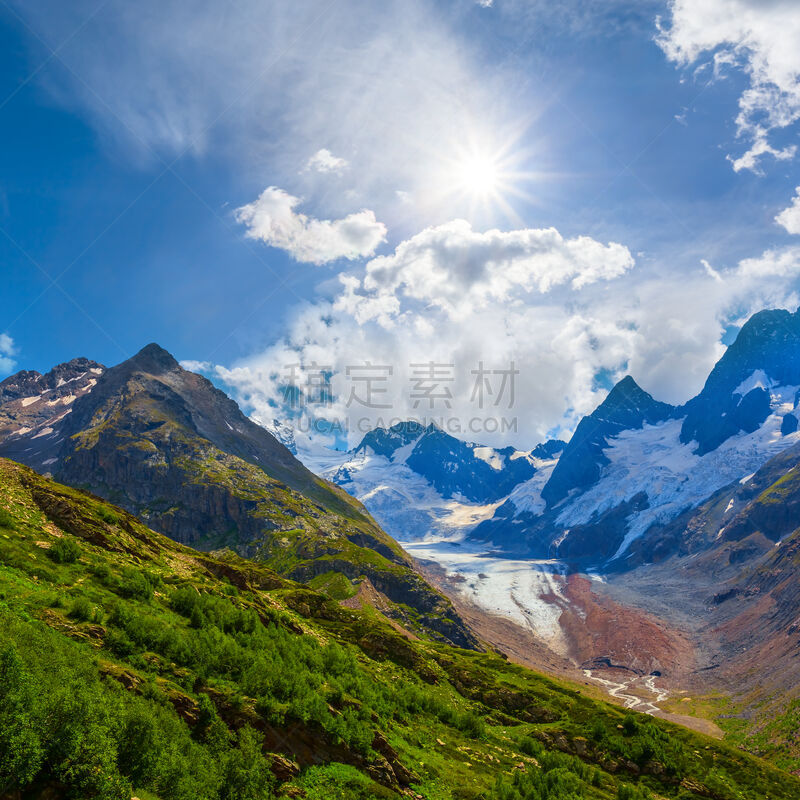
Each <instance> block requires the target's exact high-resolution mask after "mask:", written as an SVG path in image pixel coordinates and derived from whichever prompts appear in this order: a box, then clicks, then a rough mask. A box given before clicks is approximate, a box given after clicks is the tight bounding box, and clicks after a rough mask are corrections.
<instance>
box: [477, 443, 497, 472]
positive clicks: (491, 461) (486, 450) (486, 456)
mask: <svg viewBox="0 0 800 800" xmlns="http://www.w3.org/2000/svg"><path fill="white" fill-rule="evenodd" d="M472 452H473V453H474V455H475V458H479V459H480V460H481V461H484V462H486V463H487V464H488V465H489V466H490V467H491V468H492V469H494V470H497V472H499V471H500V470H501V469H503V459H502V458H501V457H500V455H499V453H498V452H497V451H496V450H495V449H494V448H493V447H474V448H473V449H472Z"/></svg>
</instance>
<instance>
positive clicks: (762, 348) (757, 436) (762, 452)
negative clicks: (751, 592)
mask: <svg viewBox="0 0 800 800" xmlns="http://www.w3.org/2000/svg"><path fill="white" fill-rule="evenodd" d="M799 399H800V312H796V313H794V314H792V313H790V312H788V311H782V310H775V311H763V312H760V313H758V314H755V315H754V316H753V317H752V318H751V319H750V320H749V321H748V322H747V323H746V324H745V325H744V326H743V327H742V329H741V331H740V332H739V335H738V336H737V338H736V340H735V342H734V343H733V344H732V345H731V346H730V347H729V348H728V350H727V351H726V352H725V354H724V355H723V357H722V358H721V359H720V361H719V362H718V363H717V365H716V366H715V367H714V369H713V371H712V372H711V374H710V375H709V377H708V380H707V381H706V384H705V386H704V387H703V390H702V391H701V392H700V394H698V395H697V396H696V397H694V398H693V399H692V400H690V401H689V402H688V403H686V404H685V405H683V406H680V407H672V406H669V405H667V404H665V403H659V402H657V401H656V400H654V399H653V398H652V397H651V396H650V395H649V394H647V393H646V392H645V391H643V390H642V389H641V388H640V387H639V386H637V384H636V383H635V381H634V380H633V379H632V378H631V377H626V378H624V379H623V380H622V381H620V382H619V383H618V384H617V385H616V386H615V387H614V389H613V390H612V391H611V392H610V393H609V395H608V397H607V398H606V399H605V401H604V402H603V403H602V404H601V405H600V406H599V407H598V408H597V409H596V410H595V411H594V412H593V413H592V414H590V415H589V416H587V417H584V419H583V420H581V422H580V424H579V425H578V427H577V429H576V430H575V433H574V435H573V437H572V439H571V440H570V442H569V444H568V445H567V447H566V449H565V450H564V453H563V454H562V456H561V458H560V460H559V462H558V464H557V465H556V467H555V468H554V470H553V472H552V475H551V476H550V478H549V480H548V481H547V483H546V484H545V485H544V486H542V487H541V488H540V489H539V490H538V491H536V490H535V489H533V487H525V486H523V487H519V488H518V489H517V491H516V493H515V494H514V495H512V496H510V497H509V499H508V501H506V502H505V503H504V504H502V505H501V506H499V507H498V509H497V511H496V512H495V514H494V515H493V517H492V518H491V519H490V520H486V521H485V522H484V523H482V524H481V525H480V526H478V528H477V529H476V530H475V531H474V532H473V535H474V536H476V537H478V538H480V539H484V540H488V541H492V542H494V543H496V544H499V545H502V546H504V547H506V548H509V549H513V550H514V551H516V552H519V551H520V549H522V550H524V551H525V552H529V553H531V554H532V555H537V556H539V557H548V556H549V557H560V558H565V559H568V560H570V561H573V562H577V563H580V564H583V565H584V566H587V565H591V566H593V567H595V568H606V569H607V568H610V567H611V566H612V565H613V567H614V568H617V569H618V568H620V567H621V566H624V561H625V559H626V557H627V556H628V548H629V547H630V544H631V543H632V542H633V541H635V540H636V539H637V538H638V537H640V536H642V535H643V534H644V533H645V532H646V531H648V529H652V528H653V527H654V526H655V527H657V526H659V525H664V524H666V523H669V522H670V521H671V520H673V519H675V518H676V517H677V516H678V515H680V514H681V513H682V512H684V511H686V510H687V509H690V508H693V507H695V506H697V505H699V504H700V503H701V502H703V501H704V500H705V499H706V498H708V497H709V496H710V495H712V494H713V493H714V492H716V491H718V490H719V489H721V488H722V487H724V486H727V485H729V484H734V483H736V482H738V481H747V480H748V479H749V478H750V477H752V474H753V473H754V472H756V470H758V469H759V468H760V467H761V466H762V465H763V464H764V463H765V462H766V461H767V460H769V459H770V458H772V457H773V456H775V455H776V454H778V453H780V452H781V451H783V450H784V449H786V448H787V447H789V446H791V445H793V444H796V443H797V442H798V441H800V433H798V414H800V409H798V400H799ZM526 489H528V490H527V491H526Z"/></svg>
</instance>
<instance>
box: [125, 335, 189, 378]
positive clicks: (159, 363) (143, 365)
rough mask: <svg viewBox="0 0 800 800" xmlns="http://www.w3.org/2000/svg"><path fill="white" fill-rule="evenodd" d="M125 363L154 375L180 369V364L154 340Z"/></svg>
mask: <svg viewBox="0 0 800 800" xmlns="http://www.w3.org/2000/svg"><path fill="white" fill-rule="evenodd" d="M127 363H128V364H130V365H131V366H132V367H135V368H136V369H140V370H142V371H143V372H149V373H152V374H154V375H158V374H160V373H162V372H171V371H172V370H175V369H180V364H178V362H177V361H176V360H175V358H174V357H173V355H172V354H171V353H169V352H167V351H166V350H165V349H164V348H163V347H161V345H159V344H156V343H155V342H151V343H150V344H148V345H145V346H144V347H143V348H142V349H141V350H140V351H139V352H138V353H137V354H136V355H135V356H133V357H132V358H129V359H128V361H127Z"/></svg>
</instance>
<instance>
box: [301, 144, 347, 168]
mask: <svg viewBox="0 0 800 800" xmlns="http://www.w3.org/2000/svg"><path fill="white" fill-rule="evenodd" d="M346 167H347V161H346V160H345V159H343V158H339V156H335V155H334V154H333V153H331V151H330V150H328V149H327V148H326V147H323V148H322V149H321V150H317V152H316V153H314V155H313V156H311V158H309V159H308V163H307V164H306V168H307V169H311V170H314V171H315V172H335V173H337V174H339V173H341V172H342V171H343V170H344V169H345V168H346Z"/></svg>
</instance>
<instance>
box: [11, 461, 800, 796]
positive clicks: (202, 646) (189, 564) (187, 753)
mask: <svg viewBox="0 0 800 800" xmlns="http://www.w3.org/2000/svg"><path fill="white" fill-rule="evenodd" d="M0 508H1V509H3V510H4V512H5V513H6V515H7V524H4V525H3V530H2V534H0V630H2V632H3V637H2V642H0V796H6V795H11V796H13V793H14V792H17V791H19V792H21V793H22V795H23V796H26V797H37V796H44V795H46V796H48V797H64V798H76V799H77V798H82V799H83V798H102V799H103V800H106V799H108V800H117V799H118V798H119V800H122V799H123V798H124V800H129V798H131V797H132V796H134V795H135V796H137V797H140V798H142V800H183V798H186V800H189V799H190V798H192V800H194V799H195V798H199V799H200V800H206V799H207V800H251V799H252V800H257V799H258V800H269V799H270V798H280V797H305V798H307V799H308V800H337V799H338V798H341V800H374V799H375V798H379V799H381V800H391V798H397V800H399V798H401V797H402V796H403V793H406V794H408V793H410V796H415V797H421V798H424V799H425V800H545V799H547V800H567V799H568V798H569V800H574V799H576V798H597V800H645V798H652V800H657V799H658V798H681V800H690V799H691V798H700V797H705V798H714V799H715V800H761V798H765V797H770V798H773V800H777V799H779V798H794V797H797V796H800V781H798V780H796V779H795V778H793V777H791V776H790V775H787V774H785V773H783V772H780V771H779V770H777V769H775V768H773V767H771V766H769V765H768V764H766V763H764V762H760V761H758V760H756V759H754V758H752V757H751V756H749V755H746V754H744V753H741V752H739V751H737V750H736V749H734V748H731V747H728V746H727V745H724V744H720V743H718V742H715V741H713V740H711V739H706V738H705V737H702V736H699V735H697V734H694V733H692V732H690V731H688V730H685V729H682V728H678V727H675V726H672V725H669V724H668V723H665V722H663V721H660V720H656V719H653V718H650V717H644V716H640V715H635V714H631V713H626V712H624V711H622V710H620V709H619V708H616V707H613V706H610V705H606V704H604V703H601V702H597V701H594V700H592V699H590V698H588V697H586V696H584V695H583V694H581V693H580V691H578V690H577V689H576V688H574V687H572V686H571V685H568V684H566V683H563V682H560V681H556V680H552V679H548V678H546V677H544V676H541V675H537V674H535V673H532V672H530V671H529V670H526V669H524V668H522V667H520V666H517V665H515V664H511V663H508V662H507V661H506V660H505V659H503V658H502V657H501V656H499V655H496V654H486V653H479V652H475V651H469V650H459V649H456V648H453V647H450V646H448V645H445V644H443V643H439V642H435V641H431V640H426V639H420V640H413V639H410V638H407V637H406V636H403V635H402V634H401V633H400V632H398V631H397V630H396V629H395V628H393V627H392V626H391V625H390V624H389V623H388V622H387V621H386V620H385V618H383V617H382V615H381V614H380V613H379V612H378V611H377V610H375V609H369V610H368V611H365V612H360V611H354V610H351V609H348V608H344V607H343V606H342V605H341V604H340V603H339V602H337V600H335V599H334V595H335V594H345V595H346V594H348V593H349V592H351V591H352V588H353V587H352V584H351V583H350V581H349V580H346V581H343V580H342V579H341V578H342V573H338V572H337V571H336V570H332V571H325V570H324V571H322V572H321V573H320V574H319V575H318V577H317V578H316V579H315V583H316V584H317V585H318V588H319V589H323V590H325V591H326V594H322V593H320V592H319V591H317V590H315V589H314V588H312V587H309V586H303V585H300V584H297V583H294V582H292V581H290V580H287V579H286V578H283V577H281V576H279V575H278V574H276V573H275V572H273V571H272V570H270V569H268V568H267V567H265V566H264V565H262V564H258V563H255V562H249V561H245V560H244V559H241V558H239V557H237V556H235V555H233V554H231V553H217V554H214V555H208V554H204V553H199V552H197V551H193V550H191V549H189V548H187V547H183V546H181V545H178V544H176V543H175V542H172V541H171V540H169V539H167V538H165V537H162V536H160V535H158V534H155V533H153V532H152V531H149V530H148V529H147V528H145V527H144V526H143V525H142V524H141V523H139V522H138V521H137V520H135V519H134V518H133V517H130V516H129V515H127V514H126V513H125V512H123V511H121V510H119V509H114V508H112V507H108V506H106V505H105V504H102V503H100V502H99V501H98V500H97V499H96V498H92V497H90V496H87V495H84V494H82V493H81V492H79V491H77V490H73V489H67V488H65V487H61V486H58V485H57V484H54V483H51V482H49V481H46V480H45V479H43V478H41V477H40V476H38V475H36V474H35V473H33V472H32V471H30V470H27V469H26V468H23V467H19V466H17V465H15V464H12V463H11V462H8V461H0ZM112 515H113V516H112ZM112 519H116V522H112V521H111V520H112ZM59 542H65V543H66V542H70V543H72V545H74V548H69V549H70V550H71V551H72V552H74V554H75V557H74V558H62V557H58V558H55V557H54V555H53V554H54V551H55V548H56V546H57V545H58V544H59ZM59 547H60V549H65V548H67V546H66V545H65V544H62V545H59ZM65 552H66V549H65ZM348 586H349V587H350V588H349V589H348Z"/></svg>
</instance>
